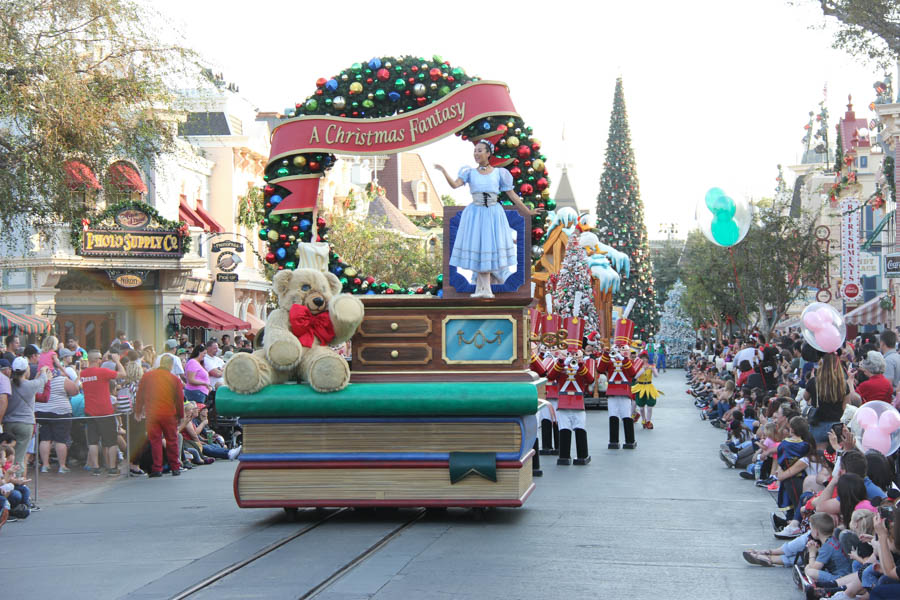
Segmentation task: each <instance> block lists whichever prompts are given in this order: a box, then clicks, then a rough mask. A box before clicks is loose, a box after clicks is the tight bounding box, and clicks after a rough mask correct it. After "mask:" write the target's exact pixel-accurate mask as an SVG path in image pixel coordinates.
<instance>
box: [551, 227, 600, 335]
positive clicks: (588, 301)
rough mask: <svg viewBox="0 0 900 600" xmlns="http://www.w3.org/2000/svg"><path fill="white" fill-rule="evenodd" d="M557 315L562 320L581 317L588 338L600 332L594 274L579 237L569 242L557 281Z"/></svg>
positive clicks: (555, 306)
mask: <svg viewBox="0 0 900 600" xmlns="http://www.w3.org/2000/svg"><path fill="white" fill-rule="evenodd" d="M553 312H554V313H556V314H558V315H559V316H561V317H573V316H577V317H579V318H581V319H584V321H585V323H584V335H585V337H587V336H589V335H590V334H591V333H593V332H595V331H600V319H599V318H598V317H597V308H596V307H595V306H594V293H593V291H592V289H591V272H590V270H589V269H588V266H587V253H586V252H585V251H584V248H582V247H581V245H580V244H579V243H578V237H577V236H574V235H573V236H571V237H570V238H569V244H568V245H567V246H566V254H565V256H563V262H562V265H561V266H560V268H559V273H557V274H556V276H555V277H554V286H553Z"/></svg>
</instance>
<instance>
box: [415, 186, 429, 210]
mask: <svg viewBox="0 0 900 600" xmlns="http://www.w3.org/2000/svg"><path fill="white" fill-rule="evenodd" d="M416 206H428V184H426V183H425V182H424V181H420V182H419V184H418V185H417V186H416Z"/></svg>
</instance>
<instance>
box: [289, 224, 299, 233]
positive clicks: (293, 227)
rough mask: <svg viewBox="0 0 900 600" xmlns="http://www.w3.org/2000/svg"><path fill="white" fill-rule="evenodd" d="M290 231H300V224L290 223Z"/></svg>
mask: <svg viewBox="0 0 900 600" xmlns="http://www.w3.org/2000/svg"><path fill="white" fill-rule="evenodd" d="M291 231H293V232H294V233H296V232H298V231H300V226H299V225H292V226H291Z"/></svg>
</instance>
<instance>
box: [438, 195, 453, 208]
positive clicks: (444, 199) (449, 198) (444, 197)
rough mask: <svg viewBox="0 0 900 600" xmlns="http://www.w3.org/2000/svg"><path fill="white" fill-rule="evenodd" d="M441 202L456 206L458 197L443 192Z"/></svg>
mask: <svg viewBox="0 0 900 600" xmlns="http://www.w3.org/2000/svg"><path fill="white" fill-rule="evenodd" d="M441 204H443V205H444V206H456V199H455V198H453V196H451V195H450V194H441Z"/></svg>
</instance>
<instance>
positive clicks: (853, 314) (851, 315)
mask: <svg viewBox="0 0 900 600" xmlns="http://www.w3.org/2000/svg"><path fill="white" fill-rule="evenodd" d="M884 297H885V295H884V294H879V295H877V296H875V297H874V298H872V299H871V300H869V301H868V302H866V303H865V304H863V305H861V306H858V307H856V308H854V309H853V310H851V311H850V312H848V313H847V314H846V315H844V321H846V322H847V323H848V324H850V325H880V326H882V327H893V326H894V311H893V310H885V309H883V308H881V299H882V298H884Z"/></svg>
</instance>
